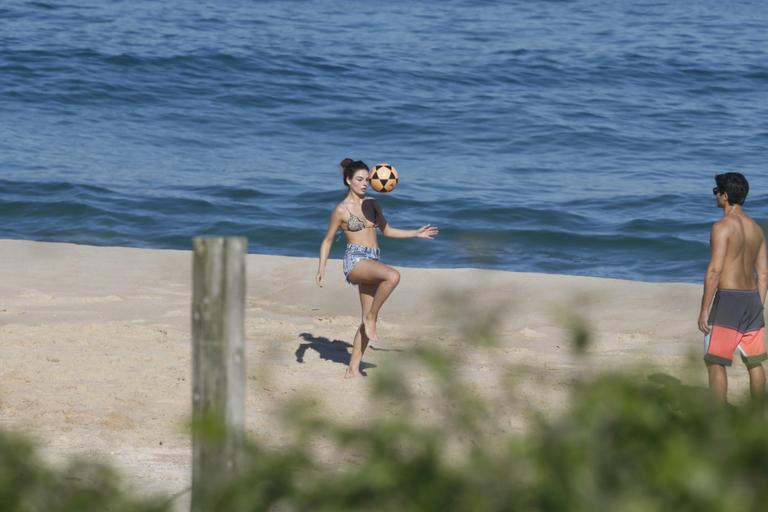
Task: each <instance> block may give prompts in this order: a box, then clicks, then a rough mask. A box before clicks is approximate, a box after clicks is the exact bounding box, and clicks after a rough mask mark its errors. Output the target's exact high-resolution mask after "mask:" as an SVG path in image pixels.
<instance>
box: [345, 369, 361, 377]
mask: <svg viewBox="0 0 768 512" xmlns="http://www.w3.org/2000/svg"><path fill="white" fill-rule="evenodd" d="M362 376H363V374H362V373H360V372H359V371H357V370H354V371H353V370H352V369H351V368H347V373H345V374H344V378H345V379H354V378H355V377H362Z"/></svg>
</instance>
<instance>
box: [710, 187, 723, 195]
mask: <svg viewBox="0 0 768 512" xmlns="http://www.w3.org/2000/svg"><path fill="white" fill-rule="evenodd" d="M712 193H713V194H714V195H719V194H722V193H723V191H722V190H720V187H715V188H713V189H712Z"/></svg>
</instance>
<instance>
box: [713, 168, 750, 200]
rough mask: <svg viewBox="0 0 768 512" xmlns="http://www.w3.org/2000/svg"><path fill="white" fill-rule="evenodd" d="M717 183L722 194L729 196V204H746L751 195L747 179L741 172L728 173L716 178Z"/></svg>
mask: <svg viewBox="0 0 768 512" xmlns="http://www.w3.org/2000/svg"><path fill="white" fill-rule="evenodd" d="M715 183H717V188H718V189H720V192H725V193H727V194H728V203H730V204H744V200H745V199H746V198H747V194H748V193H749V183H748V182H747V178H745V177H744V175H743V174H741V173H739V172H726V173H723V174H718V175H717V176H715Z"/></svg>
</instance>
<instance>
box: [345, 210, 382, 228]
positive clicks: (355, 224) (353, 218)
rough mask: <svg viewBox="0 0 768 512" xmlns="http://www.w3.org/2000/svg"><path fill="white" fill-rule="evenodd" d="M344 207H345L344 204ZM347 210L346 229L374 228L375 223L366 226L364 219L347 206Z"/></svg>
mask: <svg viewBox="0 0 768 512" xmlns="http://www.w3.org/2000/svg"><path fill="white" fill-rule="evenodd" d="M344 208H347V207H346V206H344ZM347 211H348V212H349V220H348V221H347V229H348V230H349V231H362V230H364V229H370V228H376V225H375V224H373V225H370V226H367V225H366V224H365V221H363V220H360V217H358V216H357V215H355V214H354V213H352V210H350V209H349V208H347Z"/></svg>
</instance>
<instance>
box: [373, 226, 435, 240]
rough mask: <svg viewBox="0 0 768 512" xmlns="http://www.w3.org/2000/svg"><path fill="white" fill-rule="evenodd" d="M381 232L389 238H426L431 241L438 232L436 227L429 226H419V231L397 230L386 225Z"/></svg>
mask: <svg viewBox="0 0 768 512" xmlns="http://www.w3.org/2000/svg"><path fill="white" fill-rule="evenodd" d="M381 232H382V234H383V235H384V236H387V237H389V238H428V239H430V240H431V239H433V238H434V237H436V236H437V234H438V232H439V230H438V229H437V226H432V225H431V224H427V225H425V226H421V227H420V228H419V229H397V228H393V227H392V226H391V225H390V224H387V225H386V226H385V227H384V229H382V230H381Z"/></svg>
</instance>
